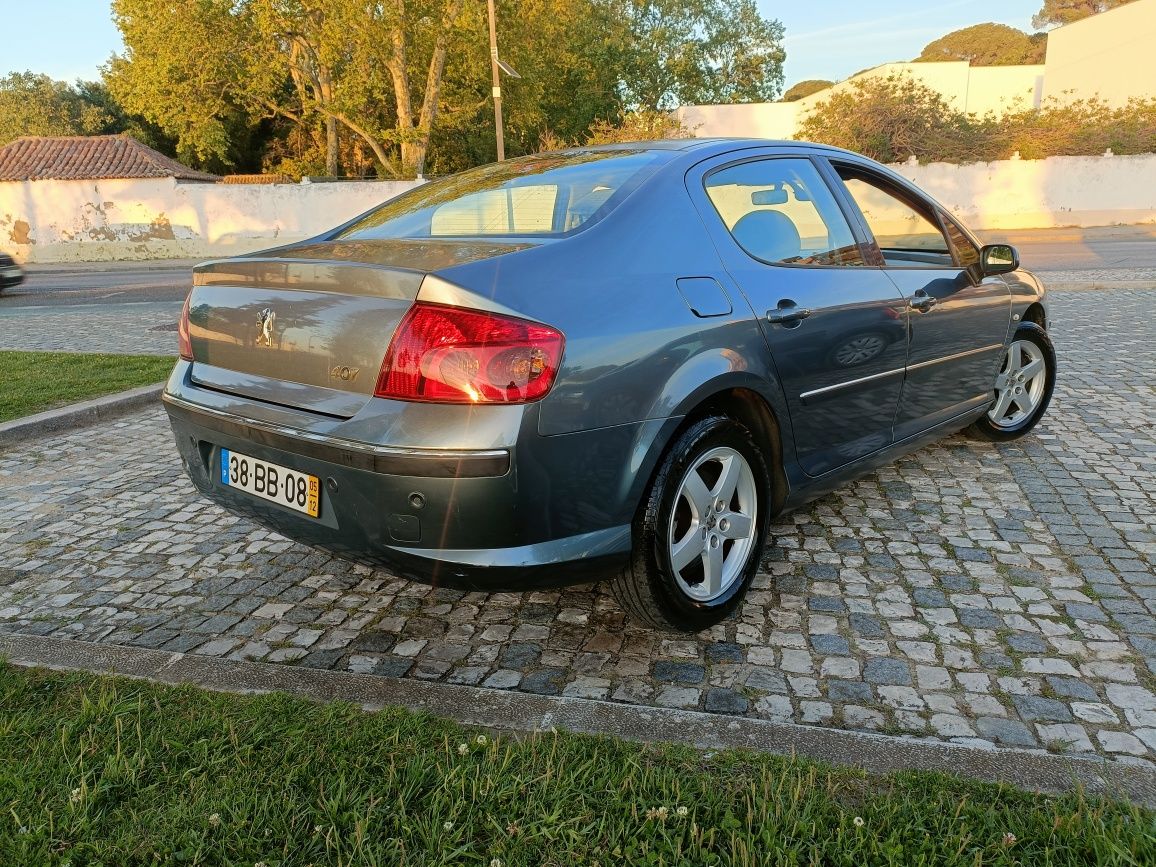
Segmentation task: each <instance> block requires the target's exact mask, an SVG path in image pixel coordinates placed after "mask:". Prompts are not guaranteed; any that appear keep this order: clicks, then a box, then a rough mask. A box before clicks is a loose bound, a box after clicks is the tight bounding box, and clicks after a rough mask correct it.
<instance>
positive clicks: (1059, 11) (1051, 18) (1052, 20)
mask: <svg viewBox="0 0 1156 867" xmlns="http://www.w3.org/2000/svg"><path fill="white" fill-rule="evenodd" d="M1131 2H1132V0H1044V5H1043V8H1041V9H1040V11H1039V12H1037V13H1036V14H1035V15H1033V16H1032V27H1036V28H1039V29H1041V30H1042V29H1043V28H1045V27H1060V26H1062V25H1064V24H1071V23H1072V22H1073V21H1079V20H1080V19H1081V18H1087V17H1089V16H1090V15H1099V14H1100V13H1101V12H1107V11H1108V10H1109V9H1115V8H1116V7H1117V6H1123V5H1124V4H1125V3H1131Z"/></svg>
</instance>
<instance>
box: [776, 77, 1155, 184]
mask: <svg viewBox="0 0 1156 867" xmlns="http://www.w3.org/2000/svg"><path fill="white" fill-rule="evenodd" d="M798 137H799V138H801V139H808V140H811V141H817V142H823V143H825V144H831V145H835V146H837V147H843V148H847V149H848V150H853V151H858V152H859V153H863V154H866V155H867V156H869V157H872V158H873V159H877V160H880V161H881V162H899V161H902V160H905V159H908V158H910V157H915V158H916V159H918V160H919V161H920V162H940V161H942V162H953V163H968V162H980V161H990V160H1000V159H1008V158H1010V157H1012V156H1013V155H1015V154H1016V153H1018V154H1019V155H1020V156H1021V157H1023V158H1024V159H1042V158H1045V157H1049V156H1060V155H1071V156H1080V155H1089V156H1090V155H1096V154H1101V153H1104V151H1106V150H1108V149H1109V148H1110V149H1111V150H1112V151H1113V152H1114V153H1117V154H1136V153H1153V152H1156V99H1149V100H1135V99H1133V100H1131V101H1130V102H1129V103H1128V104H1127V105H1125V106H1121V107H1118V108H1112V107H1111V106H1109V105H1108V104H1107V103H1105V102H1102V101H1101V100H1098V99H1085V100H1077V101H1075V102H1070V103H1062V102H1057V101H1050V102H1047V103H1046V104H1045V105H1044V106H1043V107H1042V108H1039V109H1034V108H1033V109H1024V110H1021V111H1014V112H1010V113H1008V114H1004V115H996V114H994V113H989V114H985V115H982V116H980V115H975V114H965V113H964V112H961V111H958V110H957V109H955V108H952V107H951V106H950V105H949V104H948V103H947V102H946V101H945V100H944V99H943V97H942V96H941V95H940V94H939V92H938V91H935V90H932V89H931V88H929V87H927V86H925V85H923V84H920V83H919V82H917V81H915V80H914V79H912V78H911V77H910V76H907V75H891V76H888V77H886V78H867V79H861V80H859V81H855V82H853V83H852V85H851V87H848V88H846V89H840V90H839V91H836V92H834V93H832V94H831V96H830V97H829V98H828V99H825V100H823V101H821V102H819V103H817V104H816V105H815V106H814V108H813V109H812V111H811V112H810V113H809V114H808V116H807V117H806V118H805V119H804V120H803V122H802V123H801V124H800V128H799V135H798Z"/></svg>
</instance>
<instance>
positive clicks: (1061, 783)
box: [0, 633, 1156, 808]
mask: <svg viewBox="0 0 1156 867" xmlns="http://www.w3.org/2000/svg"><path fill="white" fill-rule="evenodd" d="M0 657H4V658H7V659H8V661H9V662H11V663H12V664H14V665H18V666H23V667H43V668H52V669H58V670H67V671H87V672H93V673H98V674H118V675H124V676H128V677H136V678H143V679H146V680H151V681H156V682H158V683H164V684H185V683H187V684H193V685H196V686H199V687H203V688H205V689H211V690H215V691H218V692H238V693H262V692H286V693H290V694H293V695H297V696H302V697H305V698H310V699H314V700H317V701H347V702H351V703H354V704H358V705H360V706H362V707H364V708H366V709H367V710H375V709H379V708H381V707H384V706H386V705H400V706H402V707H405V708H409V709H410V710H415V711H423V712H426V713H430V714H433V715H434V716H438V717H444V718H448V719H452V720H455V721H456V722H459V723H462V724H465V725H474V726H481V727H484V728H489V729H496V730H505V731H514V732H531V731H541V730H545V729H549V728H550V727H551V726H554V727H557V728H559V729H564V730H567V731H572V732H581V733H585V734H604V735H612V736H615V737H619V738H623V739H626V740H632V741H667V742H674V743H683V744H689V745H691V746H695V747H699V748H704V749H722V748H745V749H753V750H758V751H761V752H768V753H777V754H781V755H790V754H797V755H799V756H805V757H807V758H811V759H817V760H820V761H823V762H827V763H829V764H833V765H849V766H854V767H861V768H864V769H866V770H869V771H874V772H887V771H942V772H947V773H953V774H958V775H960V776H964V777H971V778H974V779H978V780H985V781H988V782H1005V783H1010V784H1012V785H1015V786H1018V787H1020V788H1024V789H1029V790H1034V791H1041V792H1065V791H1069V790H1071V789H1073V788H1075V787H1076V786H1083V787H1084V788H1085V789H1086V790H1087V791H1089V792H1093V793H1097V794H1109V795H1113V796H1116V797H1125V798H1128V799H1130V800H1131V801H1133V802H1134V803H1137V804H1141V805H1144V806H1147V807H1150V808H1153V807H1156V771H1153V770H1150V769H1148V768H1142V767H1137V766H1134V765H1126V764H1123V763H1116V762H1109V761H1107V760H1104V759H1099V758H1074V757H1068V756H1057V755H1051V754H1049V753H1037V752H1028V751H1025V750H1014V749H994V748H981V747H972V746H966V745H960V744H950V743H942V742H937V741H927V740H914V739H909V738H900V737H894V736H889V735H879V734H871V733H866V732H852V731H843V730H840V729H825V728H818V727H814V726H801V725H796V724H793V723H775V722H770V721H767V720H757V719H749V718H746V717H726V716H721V715H717V714H708V713H703V712H701V711H687V710H676V709H668V708H654V707H638V706H634V705H626V704H614V703H611V702H605V701H594V700H590V699H580V698H564V697H555V696H541V695H532V694H529V693H521V692H506V691H503V690H495V689H485V688H481V687H472V686H458V685H454V684H446V683H437V682H430V681H419V680H410V679H406V678H393V677H382V676H379V675H369V674H356V673H353V672H343V671H326V670H323V669H311V668H301V667H294V666H287V665H275V664H271V663H263V662H247V661H238V660H230V659H220V658H217V657H210V656H198V655H196V654H186V653H168V652H165V651H160V650H149V649H145V648H139V647H127V646H124V645H111V644H96V643H93V642H88V641H78V640H75V639H68V638H47V637H42V636H34V635H18V634H14V633H0Z"/></svg>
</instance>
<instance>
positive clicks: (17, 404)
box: [0, 352, 176, 422]
mask: <svg viewBox="0 0 1156 867" xmlns="http://www.w3.org/2000/svg"><path fill="white" fill-rule="evenodd" d="M175 360H176V359H175V358H172V357H168V356H164V355H97V354H87V353H83V354H82V353H74V352H0V383H3V387H2V388H0V422H3V421H9V420H11V419H14V418H20V417H21V416H25V415H31V414H33V413H36V412H43V411H44V410H46V409H52V408H53V407H56V406H62V405H63V404H66V403H74V402H76V401H78V400H87V399H88V398H90V397H97V396H98V395H102V394H111V393H112V392H115V391H123V390H124V389H126V388H136V387H137V386H140V385H148V384H150V383H153V382H160V381H162V380H164V379H166V378H167V377H168V375H169V372H170V371H171V370H172V369H173V362H174V361H175Z"/></svg>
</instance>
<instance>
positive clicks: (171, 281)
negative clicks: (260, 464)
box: [0, 226, 1156, 311]
mask: <svg viewBox="0 0 1156 867" xmlns="http://www.w3.org/2000/svg"><path fill="white" fill-rule="evenodd" d="M984 240H986V241H996V240H1008V241H1010V242H1011V243H1013V244H1015V245H1016V246H1017V247H1018V248H1019V251H1020V255H1021V257H1022V259H1023V262H1024V265H1025V266H1026V267H1028V268H1032V269H1036V270H1039V271H1040V272H1041V273H1046V272H1065V279H1078V275H1072V274H1069V273H1067V272H1083V271H1089V272H1092V273H1094V274H1096V275H1097V279H1112V278H1113V277H1114V278H1116V279H1129V278H1141V279H1143V278H1148V277H1151V278H1153V281H1154V282H1156V226H1153V227H1143V226H1129V227H1122V228H1115V227H1109V228H1104V229H1087V230H1079V229H1051V230H1039V229H1032V230H1025V231H1015V232H992V233H985V237H984ZM193 264H195V261H194V260H186V261H180V262H153V263H141V262H121V263H117V262H108V263H99V264H89V265H83V264H81V265H75V266H67V265H51V266H45V265H41V266H37V265H33V266H31V267H30V268H29V277H28V280H27V281H26V283H25V284H24V285H22V286H18V287H15V288H12V289H8V290H6V291H5V292H4V293H3V294H2V295H0V311H3V310H6V309H12V308H15V307H28V306H50V307H63V306H74V305H101V306H106V307H107V306H109V305H114V304H124V303H137V302H150V303H161V302H169V303H173V302H181V301H183V300H184V297H185V293H186V292H187V291H188V287H189V281H190V275H189V269H190V268H191V267H192V266H193Z"/></svg>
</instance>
